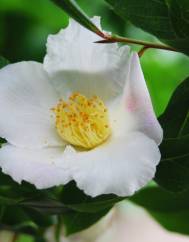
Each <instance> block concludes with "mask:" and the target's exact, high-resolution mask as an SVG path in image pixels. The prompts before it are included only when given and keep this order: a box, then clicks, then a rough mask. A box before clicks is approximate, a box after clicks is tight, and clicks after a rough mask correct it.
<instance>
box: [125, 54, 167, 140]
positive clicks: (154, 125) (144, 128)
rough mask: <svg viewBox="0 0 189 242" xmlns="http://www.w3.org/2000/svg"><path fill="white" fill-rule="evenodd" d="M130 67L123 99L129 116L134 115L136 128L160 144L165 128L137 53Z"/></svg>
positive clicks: (132, 58) (134, 127) (133, 56)
mask: <svg viewBox="0 0 189 242" xmlns="http://www.w3.org/2000/svg"><path fill="white" fill-rule="evenodd" d="M129 69H130V71H129V74H128V76H127V80H126V85H125V90H124V96H123V100H122V101H123V106H125V110H126V113H127V116H131V117H132V118H131V119H132V120H133V122H134V125H133V129H134V130H138V131H140V132H143V133H144V134H146V135H147V136H148V137H150V138H151V139H153V140H155V141H156V143H157V144H160V143H161V141H162V138H163V130H162V128H161V126H160V124H159V122H158V120H157V118H156V115H155V113H154V110H153V106H152V102H151V98H150V94H149V92H148V88H147V86H146V82H145V79H144V75H143V72H142V69H141V66H140V61H139V57H138V55H137V53H134V54H133V55H132V57H131V60H130V68H129Z"/></svg>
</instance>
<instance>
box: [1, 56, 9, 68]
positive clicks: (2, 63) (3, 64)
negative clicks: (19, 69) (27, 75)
mask: <svg viewBox="0 0 189 242" xmlns="http://www.w3.org/2000/svg"><path fill="white" fill-rule="evenodd" d="M8 64H9V61H8V60H7V59H5V58H4V57H2V56H0V69H1V68H3V67H4V66H6V65H8Z"/></svg>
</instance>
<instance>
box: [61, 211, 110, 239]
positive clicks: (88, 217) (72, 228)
mask: <svg viewBox="0 0 189 242" xmlns="http://www.w3.org/2000/svg"><path fill="white" fill-rule="evenodd" d="M108 211H109V209H105V210H102V211H100V212H97V213H80V212H76V211H72V212H69V213H65V214H64V215H63V222H64V226H65V233H66V235H71V234H73V233H77V232H79V231H81V230H84V229H87V228H89V227H90V226H91V225H93V224H94V223H96V222H97V221H99V219H101V218H102V217H103V216H105V215H106V214H107V213H108Z"/></svg>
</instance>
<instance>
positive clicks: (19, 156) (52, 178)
mask: <svg viewBox="0 0 189 242" xmlns="http://www.w3.org/2000/svg"><path fill="white" fill-rule="evenodd" d="M72 152H73V151H72V150H70V148H69V146H68V147H67V148H66V150H64V152H63V149H62V147H59V148H55V147H53V148H43V149H23V148H18V147H15V146H13V145H9V144H6V145H4V146H3V148H2V149H0V166H1V167H2V171H3V172H4V173H6V174H8V175H10V176H11V177H12V178H13V179H14V180H15V181H17V182H19V183H21V182H22V181H27V182H30V183H32V184H34V185H35V186H36V187H37V188H39V189H42V188H48V187H52V186H56V185H60V184H66V183H67V182H68V181H70V175H69V173H68V171H67V170H66V169H65V167H63V166H62V165H63V162H64V161H68V160H69V156H70V153H72Z"/></svg>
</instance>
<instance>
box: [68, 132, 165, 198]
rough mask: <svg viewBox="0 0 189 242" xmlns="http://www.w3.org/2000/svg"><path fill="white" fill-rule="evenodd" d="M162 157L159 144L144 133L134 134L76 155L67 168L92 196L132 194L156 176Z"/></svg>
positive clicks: (82, 187) (78, 184) (78, 183)
mask: <svg viewBox="0 0 189 242" xmlns="http://www.w3.org/2000/svg"><path fill="white" fill-rule="evenodd" d="M159 160H160V152H159V149H158V146H157V145H156V143H155V142H154V141H153V140H151V139H149V138H148V137H147V136H145V135H144V134H142V133H132V134H130V136H127V137H120V138H117V139H112V140H111V142H110V143H107V144H104V145H101V146H99V147H97V148H95V149H93V150H90V151H86V152H79V153H76V154H74V155H73V157H72V161H71V159H70V160H69V162H68V163H66V166H65V167H66V169H67V170H70V174H71V175H72V177H73V179H74V180H75V181H76V183H77V186H78V187H79V188H80V189H83V190H84V192H85V193H86V194H88V195H91V196H93V197H94V196H97V195H100V194H109V193H114V194H117V195H119V196H130V195H132V194H133V193H134V192H135V191H136V190H138V189H139V188H141V187H142V186H144V185H145V184H146V183H147V182H148V181H150V180H151V179H152V178H153V177H154V174H155V170H156V165H157V164H158V162H159ZM64 164H65V163H64Z"/></svg>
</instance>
